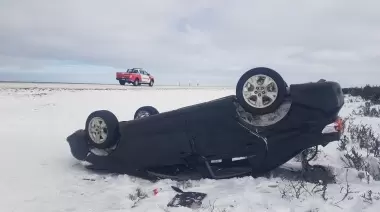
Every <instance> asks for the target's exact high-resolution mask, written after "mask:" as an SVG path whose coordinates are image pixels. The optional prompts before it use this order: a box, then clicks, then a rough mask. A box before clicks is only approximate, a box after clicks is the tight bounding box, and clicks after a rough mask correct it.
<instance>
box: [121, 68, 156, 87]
mask: <svg viewBox="0 0 380 212" xmlns="http://www.w3.org/2000/svg"><path fill="white" fill-rule="evenodd" d="M116 80H119V83H120V85H125V83H128V84H130V83H133V85H134V86H137V85H141V84H149V86H153V84H154V77H153V76H152V75H151V74H149V73H148V72H147V71H145V70H144V69H142V68H132V69H128V70H127V71H126V72H116Z"/></svg>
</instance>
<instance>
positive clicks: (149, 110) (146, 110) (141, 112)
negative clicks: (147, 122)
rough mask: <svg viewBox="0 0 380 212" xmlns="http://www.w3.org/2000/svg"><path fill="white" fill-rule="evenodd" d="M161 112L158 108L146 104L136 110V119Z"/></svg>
mask: <svg viewBox="0 0 380 212" xmlns="http://www.w3.org/2000/svg"><path fill="white" fill-rule="evenodd" d="M156 114H159V112H158V110H157V109H156V108H154V107H152V106H144V107H140V108H139V109H137V110H136V112H135V115H134V119H135V120H136V119H141V118H144V117H148V116H152V115H156Z"/></svg>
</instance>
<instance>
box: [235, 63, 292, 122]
mask: <svg viewBox="0 0 380 212" xmlns="http://www.w3.org/2000/svg"><path fill="white" fill-rule="evenodd" d="M286 87H287V85H286V82H285V81H284V80H283V78H282V77H281V75H280V74H278V73H277V72H276V71H274V70H272V69H269V68H265V67H258V68H253V69H251V70H249V71H247V72H246V73H244V74H243V75H242V76H241V77H240V79H239V81H238V83H237V86H236V98H237V100H238V102H239V104H240V105H241V106H242V107H243V108H244V109H245V110H246V111H247V112H250V113H252V114H254V115H255V114H257V115H263V114H267V113H272V112H274V111H275V110H276V109H277V108H278V107H279V106H280V105H281V103H282V102H283V100H284V98H285V95H286Z"/></svg>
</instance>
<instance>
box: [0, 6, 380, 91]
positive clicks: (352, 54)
mask: <svg viewBox="0 0 380 212" xmlns="http://www.w3.org/2000/svg"><path fill="white" fill-rule="evenodd" d="M379 6H380V2H379V1H375V0H367V1H361V2H358V1H354V0H345V1H343V0H336V1H331V0H319V1H302V0H293V1H286V2H285V1H270V0H268V1H258V0H240V1H227V0H209V1H207V0H191V1H190V0H160V1H152V0H140V1H126V0H109V1H100V0H81V1H76V0H65V1H56V0H34V1H29V0H18V1H13V0H2V1H1V2H0V46H1V48H0V71H2V72H8V73H10V72H16V71H20V70H23V71H29V72H30V73H31V74H32V73H34V72H36V71H40V72H41V71H45V72H47V73H50V74H51V72H54V71H53V70H60V71H62V72H67V73H70V74H72V76H73V77H75V76H74V73H78V74H79V73H80V74H81V75H83V76H84V75H85V73H88V72H91V69H89V68H88V67H92V66H97V67H100V68H99V70H101V69H103V70H104V72H103V74H102V76H105V77H106V78H108V79H112V80H113V78H114V71H115V70H116V69H126V68H130V67H144V68H146V69H147V70H151V71H150V72H151V73H152V74H154V75H156V76H157V77H159V78H160V79H161V80H162V81H161V82H164V81H165V83H177V81H180V80H182V81H186V80H187V79H192V80H199V81H200V82H202V83H203V84H205V83H216V82H220V83H230V84H234V83H236V81H237V79H238V78H239V76H240V75H241V74H242V73H243V72H245V71H246V70H248V69H250V68H252V67H255V66H268V67H272V68H274V69H276V70H278V71H279V72H280V73H281V74H282V75H283V76H284V78H285V79H286V80H287V81H288V82H289V83H299V82H303V81H316V80H318V79H319V78H327V79H332V80H337V81H339V82H341V83H342V84H343V85H351V84H354V85H362V84H366V83H372V84H378V83H377V81H376V78H379V77H380V71H379V70H378V67H379V65H380V64H379V62H378V61H379V56H380V55H379V53H380V50H379V49H380V28H379V27H378V26H379V25H380V15H379V13H378V10H377V8H379ZM70 64H75V66H70ZM78 64H79V65H78ZM82 66H83V68H80V67H82ZM57 67H58V68H57ZM3 75H4V74H3ZM371 75H372V76H371ZM12 76H13V75H12Z"/></svg>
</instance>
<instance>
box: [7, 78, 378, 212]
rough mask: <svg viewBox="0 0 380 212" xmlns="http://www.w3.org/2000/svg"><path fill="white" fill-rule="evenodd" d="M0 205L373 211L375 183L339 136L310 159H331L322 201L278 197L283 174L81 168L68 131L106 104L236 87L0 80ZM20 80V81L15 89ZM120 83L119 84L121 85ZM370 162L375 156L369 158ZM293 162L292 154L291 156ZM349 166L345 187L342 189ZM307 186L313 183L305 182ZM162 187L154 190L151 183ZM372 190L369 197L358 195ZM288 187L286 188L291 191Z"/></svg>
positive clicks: (26, 208)
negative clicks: (161, 175) (133, 173)
mask: <svg viewBox="0 0 380 212" xmlns="http://www.w3.org/2000/svg"><path fill="white" fill-rule="evenodd" d="M0 87H2V88H1V89H0V111H1V114H0V115H1V116H0V117H1V118H2V122H1V123H0V135H1V136H2V137H1V139H0V145H1V148H0V161H1V168H2V169H1V173H2V174H1V175H0V196H1V198H0V211H4V212H44V211H47V212H56V211H57V212H58V211H59V212H63V211H65V212H84V211H92V212H117V211H152V212H154V211H173V212H174V211H218V212H219V211H276V212H277V211H278V212H282V211H283V212H293V211H294V212H296V211H303V212H306V211H310V212H311V211H315V212H316V211H319V212H320V211H328V212H335V211H378V207H379V206H380V203H379V199H380V193H379V192H380V183H379V182H377V181H370V182H369V183H367V182H366V180H365V179H359V178H358V177H357V176H358V171H356V170H354V169H349V170H348V172H347V171H346V170H347V169H344V168H343V165H344V164H343V163H342V162H341V160H340V159H339V156H340V154H341V152H339V151H337V150H336V147H337V145H338V144H337V142H334V143H331V144H329V145H328V146H326V147H325V148H323V149H322V151H323V152H322V153H321V154H320V156H319V157H318V159H317V160H316V161H313V163H315V164H324V165H330V166H332V167H333V168H334V171H335V172H336V173H337V174H338V176H337V178H338V182H337V183H336V184H329V185H328V187H327V192H326V197H327V198H328V200H327V201H324V200H323V199H322V198H321V196H320V194H312V195H309V194H308V193H307V192H306V193H304V194H302V195H301V197H300V198H298V199H297V198H290V199H289V198H282V195H281V192H280V191H281V189H284V188H285V187H287V186H289V185H290V184H289V183H290V182H288V181H287V180H285V181H283V180H282V179H280V178H269V179H268V178H264V177H262V178H257V179H254V178H252V177H244V178H236V179H227V180H210V179H203V180H199V181H189V182H185V183H178V182H175V181H171V180H160V181H158V182H155V183H153V182H149V181H146V180H142V179H139V178H134V177H130V176H127V175H115V174H99V173H93V172H91V171H88V170H86V169H85V168H83V166H82V164H81V163H80V162H78V161H77V160H76V159H74V158H73V157H72V155H71V153H70V150H69V146H68V144H67V143H66V137H67V136H68V135H69V134H71V133H72V132H74V131H75V130H77V129H80V128H84V122H85V120H86V118H87V116H88V115H89V114H90V113H91V112H92V111H94V110H98V109H106V110H110V111H112V112H114V113H115V115H116V116H117V117H118V119H119V120H129V119H132V118H133V115H134V112H135V111H136V110H137V108H139V107H140V106H143V105H152V106H154V107H156V108H158V110H159V111H160V112H163V111H168V110H171V109H176V108H178V107H184V106H188V105H191V104H196V103H201V102H204V101H208V100H212V99H216V98H219V97H223V96H226V95H231V94H234V89H233V88H186V89H178V88H174V87H171V88H170V89H169V88H160V87H158V88H155V87H153V88H149V87H146V86H142V87H141V89H137V88H133V87H130V86H129V87H128V86H125V87H122V86H101V85H91V86H85V85H81V86H78V85H54V86H50V85H46V84H33V85H30V84H20V83H19V84H16V83H15V84H11V86H10V84H4V85H3V86H2V85H1V84H0ZM20 88H22V89H20ZM120 88H121V89H120ZM360 104H362V102H361V101H358V102H351V103H347V104H346V105H345V107H344V109H343V110H342V112H341V115H342V116H343V117H347V116H349V115H350V113H351V112H352V110H353V109H355V108H357V107H358V106H359V105H360ZM353 119H354V121H355V123H365V124H370V125H371V126H373V127H374V129H375V130H377V132H380V127H379V126H380V119H378V118H368V117H359V116H353ZM371 163H375V165H376V161H373V160H371ZM289 164H291V162H289ZM346 172H347V173H348V175H347V179H348V183H349V185H350V189H351V190H352V191H353V192H354V193H350V194H349V195H348V197H347V198H345V199H344V200H343V201H342V202H340V203H338V204H334V203H337V202H338V201H340V200H341V199H342V198H343V197H344V189H343V191H342V192H341V187H342V186H343V187H344V186H345V185H346V181H345V180H346ZM178 184H180V185H179V187H180V188H182V189H183V190H185V191H199V192H204V193H207V197H206V199H205V200H204V201H203V205H202V207H201V208H199V209H189V208H184V207H181V208H167V207H166V204H167V203H168V202H169V201H170V200H171V199H172V198H173V197H174V195H175V194H176V193H175V192H174V191H173V190H172V189H171V188H170V186H177V185H178ZM307 186H308V187H310V190H311V188H312V187H313V186H314V185H313V184H307ZM138 188H140V189H141V190H142V191H143V192H145V193H146V194H147V197H146V198H145V199H142V200H140V201H139V202H137V204H136V205H135V207H132V206H133V205H134V203H135V202H134V201H132V200H131V198H130V195H131V194H134V193H135V191H136V189H138ZM154 189H159V190H160V191H159V193H158V194H157V195H156V196H155V195H153V190H154ZM369 190H371V191H372V192H373V193H372V197H373V203H372V204H369V203H366V202H365V201H364V200H363V198H362V197H361V195H362V194H363V193H365V192H367V191H369ZM290 194H291V192H289V195H290Z"/></svg>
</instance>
